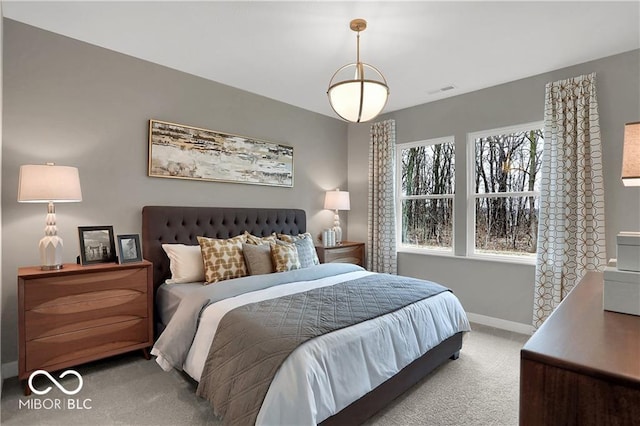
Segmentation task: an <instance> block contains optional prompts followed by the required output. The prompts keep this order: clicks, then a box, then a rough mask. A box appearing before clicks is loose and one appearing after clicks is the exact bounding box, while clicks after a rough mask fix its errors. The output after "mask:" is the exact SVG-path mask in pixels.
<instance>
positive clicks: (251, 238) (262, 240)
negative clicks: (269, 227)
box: [244, 231, 278, 246]
mask: <svg viewBox="0 0 640 426" xmlns="http://www.w3.org/2000/svg"><path fill="white" fill-rule="evenodd" d="M244 236H245V237H247V244H255V245H257V246H259V245H260V244H271V243H275V242H276V240H277V239H278V238H277V237H276V233H275V232H274V233H273V234H271V235H268V236H266V237H256V236H255V235H252V234H250V233H248V232H247V231H244Z"/></svg>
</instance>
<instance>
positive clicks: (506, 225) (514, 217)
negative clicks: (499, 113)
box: [467, 122, 544, 258]
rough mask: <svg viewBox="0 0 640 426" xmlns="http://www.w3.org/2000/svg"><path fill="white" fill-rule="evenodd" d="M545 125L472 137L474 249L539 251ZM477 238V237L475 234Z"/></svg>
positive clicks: (471, 223) (511, 253)
mask: <svg viewBox="0 0 640 426" xmlns="http://www.w3.org/2000/svg"><path fill="white" fill-rule="evenodd" d="M542 128H543V123H541V122H540V123H530V124H525V125H521V126H514V127H509V128H502V129H495V130H490V131H485V132H479V133H474V134H470V135H469V150H470V151H469V156H468V158H470V159H471V158H475V161H469V163H470V165H471V167H473V171H470V172H469V176H470V179H469V189H468V190H469V193H470V194H471V196H472V199H470V200H469V209H468V220H469V223H468V229H469V230H470V231H471V232H469V236H468V240H467V242H468V250H467V251H468V253H469V254H485V255H487V254H488V255H509V256H525V257H530V258H533V257H535V253H536V243H537V232H538V211H539V199H540V165H541V161H542V148H543V145H544V138H543V131H542ZM471 236H473V238H471Z"/></svg>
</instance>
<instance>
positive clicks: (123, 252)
mask: <svg viewBox="0 0 640 426" xmlns="http://www.w3.org/2000/svg"><path fill="white" fill-rule="evenodd" d="M118 252H119V253H120V257H119V258H118V259H119V260H120V263H129V262H141V261H142V251H141V250H140V236H139V235H138V234H129V235H118Z"/></svg>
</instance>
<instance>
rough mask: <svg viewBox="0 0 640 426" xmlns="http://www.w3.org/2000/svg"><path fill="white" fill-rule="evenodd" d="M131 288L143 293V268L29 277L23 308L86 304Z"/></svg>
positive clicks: (145, 278)
mask: <svg viewBox="0 0 640 426" xmlns="http://www.w3.org/2000/svg"><path fill="white" fill-rule="evenodd" d="M131 291H134V292H137V293H146V292H147V270H146V268H136V269H122V270H118V271H108V272H107V271H104V272H95V273H90V274H75V275H61V276H53V277H47V278H37V279H31V280H26V281H25V284H24V309H25V310H27V311H29V310H32V309H36V308H37V309H42V308H47V307H52V306H60V305H68V304H78V303H87V302H92V301H96V300H98V299H105V298H111V297H116V296H128V295H130V294H131Z"/></svg>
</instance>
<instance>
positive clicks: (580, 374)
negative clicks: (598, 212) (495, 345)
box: [520, 272, 640, 426]
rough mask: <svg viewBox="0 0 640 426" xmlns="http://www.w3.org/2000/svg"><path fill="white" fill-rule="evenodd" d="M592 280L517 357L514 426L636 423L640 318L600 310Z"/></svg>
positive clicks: (598, 287) (595, 276)
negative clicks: (517, 396)
mask: <svg viewBox="0 0 640 426" xmlns="http://www.w3.org/2000/svg"><path fill="white" fill-rule="evenodd" d="M602 290H603V278H602V274H601V273H597V272H590V273H588V274H587V275H586V276H585V278H584V279H583V280H582V281H581V282H580V283H579V284H577V285H576V287H575V288H574V289H573V290H572V291H571V292H570V293H569V295H568V296H567V297H566V298H565V300H563V301H562V303H560V305H559V306H558V308H557V309H556V310H555V311H554V312H553V314H552V315H551V316H550V317H549V318H548V319H547V320H546V321H545V323H544V324H543V325H542V326H541V327H540V328H539V329H538V331H536V333H535V334H534V335H533V336H532V337H531V339H529V341H528V342H527V343H526V344H525V346H524V348H523V349H522V351H521V355H520V425H527V426H528V425H631V424H638V422H639V421H640V316H634V315H626V314H621V313H616V312H608V311H604V310H603V309H602Z"/></svg>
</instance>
